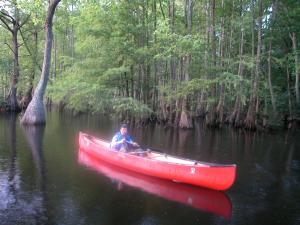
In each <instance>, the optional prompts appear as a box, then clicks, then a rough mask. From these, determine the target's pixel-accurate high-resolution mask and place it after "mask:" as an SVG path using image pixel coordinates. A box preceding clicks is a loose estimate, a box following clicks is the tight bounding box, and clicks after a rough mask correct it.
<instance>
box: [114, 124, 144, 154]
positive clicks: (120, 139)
mask: <svg viewBox="0 0 300 225" xmlns="http://www.w3.org/2000/svg"><path fill="white" fill-rule="evenodd" d="M135 147H139V145H138V144H137V143H136V142H134V141H133V139H132V137H131V136H130V135H129V134H128V129H127V125H126V124H122V125H121V128H120V131H119V132H117V133H116V134H115V136H114V137H113V138H112V141H111V148H113V149H116V150H118V151H129V150H130V149H133V148H135Z"/></svg>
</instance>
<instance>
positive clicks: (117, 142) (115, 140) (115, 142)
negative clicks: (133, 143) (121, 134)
mask: <svg viewBox="0 0 300 225" xmlns="http://www.w3.org/2000/svg"><path fill="white" fill-rule="evenodd" d="M117 139H118V137H117V135H115V136H114V137H113V139H112V141H111V148H115V147H116V146H117V145H119V144H121V143H124V139H122V140H120V141H117Z"/></svg>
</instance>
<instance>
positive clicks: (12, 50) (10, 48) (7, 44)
mask: <svg viewBox="0 0 300 225" xmlns="http://www.w3.org/2000/svg"><path fill="white" fill-rule="evenodd" d="M4 44H5V45H7V46H8V48H9V49H10V50H11V51H12V52H13V53H14V50H13V49H12V47H11V46H10V45H9V44H8V43H7V42H4Z"/></svg>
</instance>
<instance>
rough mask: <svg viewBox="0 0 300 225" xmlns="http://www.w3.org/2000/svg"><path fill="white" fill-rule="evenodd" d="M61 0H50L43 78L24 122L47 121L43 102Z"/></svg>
mask: <svg viewBox="0 0 300 225" xmlns="http://www.w3.org/2000/svg"><path fill="white" fill-rule="evenodd" d="M59 2H60V0H51V1H50V2H49V6H48V10H47V15H46V21H45V38H46V40H45V50H44V61H43V68H42V73H41V78H40V81H39V83H38V86H37V88H36V90H35V93H34V96H33V99H32V101H31V102H30V104H29V106H28V108H27V109H26V111H25V114H24V115H23V117H22V119H21V123H22V124H30V125H36V124H45V123H46V112H45V107H44V103H43V96H44V93H45V90H46V87H47V82H48V77H49V70H50V64H51V48H52V40H53V32H52V23H53V16H54V12H55V9H56V6H57V5H58V3H59Z"/></svg>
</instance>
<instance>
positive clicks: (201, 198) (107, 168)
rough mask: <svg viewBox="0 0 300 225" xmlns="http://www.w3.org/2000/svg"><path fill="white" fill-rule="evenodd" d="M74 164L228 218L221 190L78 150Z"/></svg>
mask: <svg viewBox="0 0 300 225" xmlns="http://www.w3.org/2000/svg"><path fill="white" fill-rule="evenodd" d="M78 163H80V164H81V165H84V166H86V167H88V168H90V169H92V170H94V171H97V172H98V173H99V174H101V175H104V176H106V177H108V178H110V180H114V181H116V180H117V181H118V183H119V182H121V183H122V184H125V185H128V186H131V187H134V188H137V189H140V190H143V191H145V192H147V193H150V194H153V195H156V196H159V197H161V198H164V199H167V200H170V201H174V202H179V203H182V204H184V205H188V206H191V207H193V208H195V209H198V210H201V211H205V212H210V213H213V214H215V215H218V216H222V217H224V218H225V219H230V218H231V213H232V204H231V201H230V199H229V198H228V196H227V195H226V194H225V193H223V192H220V191H215V190H211V189H207V188H201V187H196V186H192V185H185V184H178V183H175V182H172V181H169V180H166V179H160V178H156V177H152V176H147V175H143V174H140V173H136V172H133V171H130V170H126V169H123V168H120V167H117V166H115V165H112V164H110V163H107V162H105V161H102V160H101V159H99V158H95V157H93V156H90V155H89V153H88V152H86V151H85V150H82V149H79V151H78ZM116 188H120V186H119V185H118V186H117V187H116ZM118 190H119V189H118Z"/></svg>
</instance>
